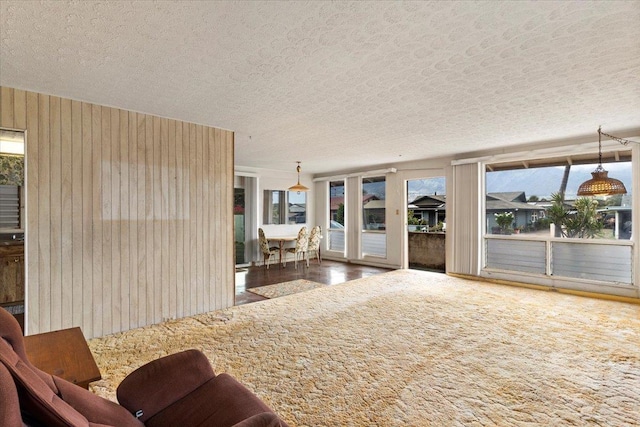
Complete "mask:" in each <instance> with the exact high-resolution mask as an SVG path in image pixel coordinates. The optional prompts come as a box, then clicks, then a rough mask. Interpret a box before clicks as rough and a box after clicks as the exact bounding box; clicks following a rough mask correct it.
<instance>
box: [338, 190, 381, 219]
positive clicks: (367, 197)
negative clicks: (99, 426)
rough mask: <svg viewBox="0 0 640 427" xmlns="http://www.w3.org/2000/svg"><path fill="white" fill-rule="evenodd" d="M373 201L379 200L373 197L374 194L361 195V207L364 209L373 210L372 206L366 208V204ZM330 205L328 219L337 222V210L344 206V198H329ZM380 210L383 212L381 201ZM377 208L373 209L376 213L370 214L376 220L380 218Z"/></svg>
mask: <svg viewBox="0 0 640 427" xmlns="http://www.w3.org/2000/svg"><path fill="white" fill-rule="evenodd" d="M373 200H379V198H378V197H377V196H376V195H375V194H363V195H362V205H363V206H364V208H365V209H374V207H373V205H371V206H367V204H368V203H369V202H371V201H373ZM329 202H330V203H331V207H330V219H331V221H338V222H340V221H339V220H338V210H339V209H340V206H344V196H336V197H331V199H330V201H329ZM382 202H383V203H382V210H384V200H382ZM379 208H380V207H379V206H378V207H376V208H375V209H376V210H377V211H376V212H371V213H372V214H374V215H376V218H379V217H380V215H379V214H380V212H379ZM365 222H366V221H365ZM382 224H384V212H382Z"/></svg>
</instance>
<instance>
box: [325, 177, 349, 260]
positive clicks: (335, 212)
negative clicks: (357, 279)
mask: <svg viewBox="0 0 640 427" xmlns="http://www.w3.org/2000/svg"><path fill="white" fill-rule="evenodd" d="M344 196H345V193H344V181H331V182H329V229H328V230H329V233H328V235H329V243H328V245H329V250H331V251H339V252H342V253H344V249H345V245H344V224H345V222H344V217H345V197H344Z"/></svg>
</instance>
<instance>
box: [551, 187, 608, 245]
mask: <svg viewBox="0 0 640 427" xmlns="http://www.w3.org/2000/svg"><path fill="white" fill-rule="evenodd" d="M551 200H552V201H553V204H552V205H551V207H550V208H549V209H548V210H547V218H549V220H550V221H551V222H552V223H553V224H555V226H556V236H561V237H578V238H594V237H596V236H599V235H600V234H601V233H602V228H603V227H604V224H603V223H602V220H600V219H599V218H598V211H597V209H598V202H597V201H596V200H594V199H590V198H588V197H580V198H579V199H577V200H576V203H575V209H573V210H571V209H570V207H569V206H568V205H567V204H566V203H565V201H564V196H563V194H561V193H554V194H552V195H551Z"/></svg>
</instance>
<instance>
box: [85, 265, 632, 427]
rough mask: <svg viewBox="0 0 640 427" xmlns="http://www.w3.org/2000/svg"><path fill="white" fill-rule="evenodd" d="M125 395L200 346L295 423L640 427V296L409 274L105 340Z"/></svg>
mask: <svg viewBox="0 0 640 427" xmlns="http://www.w3.org/2000/svg"><path fill="white" fill-rule="evenodd" d="M89 345H90V348H91V350H92V352H93V354H94V355H95V357H96V360H97V363H98V366H99V367H100V369H101V371H102V377H103V379H102V380H101V381H99V382H97V383H94V385H93V386H92V389H93V390H94V391H95V392H96V393H98V394H100V395H102V396H105V397H108V398H110V399H115V389H116V386H117V385H118V384H119V383H120V381H122V379H123V378H124V377H125V375H126V374H128V373H129V372H131V371H132V370H133V369H135V368H137V367H138V366H140V365H141V364H143V363H145V362H148V361H150V360H153V359H156V358H158V357H160V356H163V355H166V354H170V353H174V352H177V351H180V350H183V349H186V348H198V349H200V350H202V351H203V352H204V353H205V354H206V355H207V357H208V358H209V360H210V361H211V363H212V365H213V368H214V370H215V371H216V372H228V373H229V374H231V375H233V376H235V377H236V378H238V379H239V380H240V381H241V382H242V383H244V384H245V385H246V386H247V387H249V388H250V389H251V390H253V391H254V392H255V393H256V394H257V395H258V396H260V397H261V398H262V399H263V400H264V401H265V402H266V403H267V404H268V405H269V406H270V407H271V408H273V409H274V410H275V411H276V412H277V413H278V414H280V415H281V416H282V417H283V419H285V420H286V421H287V422H288V423H290V425H291V426H543V425H544V426H551V425H552V426H585V425H586V426H589V425H592V426H605V425H606V426H632V425H640V411H638V408H639V406H638V405H639V403H638V402H640V305H635V304H628V303H621V302H615V301H606V300H598V299H590V298H584V297H579V296H573V295H566V294H560V293H557V292H545V291H539V290H532V289H524V288H518V287H512V286H506V285H496V284H490V283H484V282H476V281H468V280H464V279H460V278H454V277H449V276H446V275H443V274H437V273H432V272H423V271H411V270H398V271H393V272H389V273H384V274H379V275H375V276H371V277H368V278H364V279H359V280H354V281H350V282H346V283H343V284H340V285H334V286H326V287H323V288H317V289H313V290H310V291H307V292H303V293H298V294H293V295H289V296H287V297H286V298H275V299H271V300H265V301H262V302H260V303H255V304H247V305H241V306H237V307H233V308H229V309H225V310H220V311H215V312H211V313H206V314H202V315H198V316H194V317H190V318H185V319H181V320H175V321H170V322H166V323H162V324H158V325H154V326H149V327H144V328H140V329H135V330H131V331H127V332H124V333H119V334H115V335H110V336H106V337H102V338H98V339H93V340H91V341H90V343H89Z"/></svg>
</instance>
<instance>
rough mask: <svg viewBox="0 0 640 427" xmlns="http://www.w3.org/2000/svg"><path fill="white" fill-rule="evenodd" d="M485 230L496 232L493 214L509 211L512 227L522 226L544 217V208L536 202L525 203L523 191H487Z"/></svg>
mask: <svg viewBox="0 0 640 427" xmlns="http://www.w3.org/2000/svg"><path fill="white" fill-rule="evenodd" d="M485 207H486V213H487V215H486V218H487V219H486V221H487V232H489V231H490V232H491V233H494V232H497V229H499V228H500V227H498V224H497V223H496V219H495V214H500V213H504V212H511V213H512V214H513V218H514V221H513V228H517V227H524V226H527V225H529V224H532V223H534V222H536V221H537V220H539V219H541V218H544V217H545V209H544V207H542V206H539V205H537V204H536V203H527V196H526V195H525V193H524V191H510V192H505V193H487V199H486V206H485Z"/></svg>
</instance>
